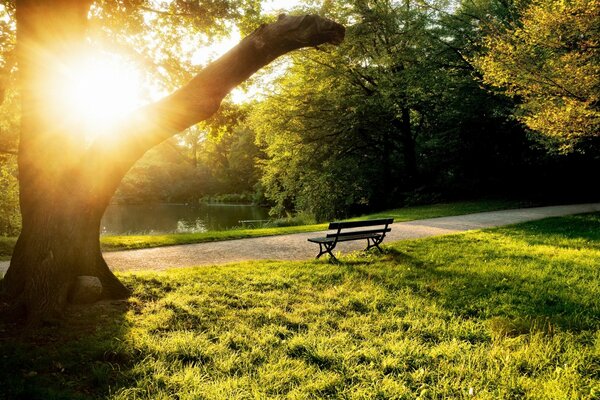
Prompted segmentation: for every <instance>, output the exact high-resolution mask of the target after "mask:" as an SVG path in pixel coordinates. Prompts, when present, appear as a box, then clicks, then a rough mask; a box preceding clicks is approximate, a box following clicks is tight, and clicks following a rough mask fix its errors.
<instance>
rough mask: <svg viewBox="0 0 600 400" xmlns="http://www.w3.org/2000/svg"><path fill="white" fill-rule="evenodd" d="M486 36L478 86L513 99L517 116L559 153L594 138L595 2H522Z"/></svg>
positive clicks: (598, 117)
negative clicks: (516, 13) (512, 16)
mask: <svg viewBox="0 0 600 400" xmlns="http://www.w3.org/2000/svg"><path fill="white" fill-rule="evenodd" d="M518 11H519V12H520V14H521V16H520V18H518V19H517V20H516V21H514V22H511V23H509V24H508V26H507V27H503V26H501V25H500V24H498V26H496V27H495V28H494V29H493V30H492V31H491V32H490V33H489V34H488V36H487V37H486V40H485V50H484V52H483V54H482V55H480V56H479V57H477V58H476V64H477V66H478V67H479V68H480V69H481V71H482V72H483V74H484V82H486V83H488V84H490V85H493V86H495V87H498V88H503V89H504V90H505V91H506V93H507V94H508V95H511V96H514V97H516V98H517V99H518V101H519V103H520V106H519V113H518V118H519V119H520V120H521V121H523V123H525V124H526V125H527V126H528V127H529V128H530V129H532V130H534V131H538V132H541V133H542V134H544V135H546V136H547V137H548V138H549V140H550V142H551V143H553V144H555V145H556V144H558V145H559V148H560V149H561V150H562V151H569V150H573V149H574V148H577V147H581V146H582V145H583V146H584V148H585V146H586V144H587V146H589V143H586V142H587V141H589V140H590V139H593V138H596V139H597V138H598V124H599V123H600V109H599V108H598V104H599V100H600V98H599V96H600V92H599V91H598V87H599V85H600V64H599V62H598V60H600V53H599V50H598V49H599V39H598V38H599V37H600V23H599V22H598V21H600V3H598V1H596V0H574V1H563V0H549V1H533V2H531V3H530V4H528V2H526V3H525V4H524V5H523V6H522V7H521V8H518Z"/></svg>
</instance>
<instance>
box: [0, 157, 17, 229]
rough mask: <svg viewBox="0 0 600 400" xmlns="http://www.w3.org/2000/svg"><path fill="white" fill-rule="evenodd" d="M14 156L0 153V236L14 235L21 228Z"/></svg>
mask: <svg viewBox="0 0 600 400" xmlns="http://www.w3.org/2000/svg"><path fill="white" fill-rule="evenodd" d="M14 158H15V157H12V156H9V157H2V156H1V155H0V236H14V235H17V234H18V233H19V232H20V230H21V214H20V212H19V187H18V181H17V165H16V161H15V159H14Z"/></svg>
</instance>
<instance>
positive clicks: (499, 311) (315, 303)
mask: <svg viewBox="0 0 600 400" xmlns="http://www.w3.org/2000/svg"><path fill="white" fill-rule="evenodd" d="M599 226H600V214H597V213H596V214H590V215H581V216H571V217H564V218H553V219H548V220H544V221H538V222H532V223H527V224H521V225H516V226H513V227H508V228H501V229H494V230H487V231H483V232H473V233H468V234H461V235H450V236H444V237H439V238H433V239H425V240H417V241H408V242H399V243H395V244H392V245H388V246H387V252H386V254H384V255H382V256H380V255H373V254H357V255H352V256H348V257H344V258H342V263H341V264H329V263H327V262H318V261H311V262H249V263H241V264H233V265H228V266H219V267H202V268H197V269H180V270H172V271H169V272H167V273H162V274H156V273H136V274H127V275H124V276H122V278H123V279H124V280H125V281H126V282H127V284H128V285H129V286H130V287H132V288H133V291H134V295H133V297H132V298H131V299H130V300H129V302H128V303H127V307H125V304H123V303H117V304H113V305H107V304H103V305H99V306H97V308H92V309H91V311H90V310H89V309H88V310H87V311H86V309H75V310H74V311H73V314H72V315H70V316H69V322H70V324H69V325H68V326H69V329H68V331H65V330H64V329H61V328H55V327H54V328H53V327H46V328H44V329H43V330H41V331H39V332H36V333H35V334H33V336H30V337H27V336H25V335H22V334H21V333H20V332H19V331H18V330H15V328H14V327H12V326H10V327H5V326H2V329H1V330H0V335H1V337H2V340H0V352H1V353H2V354H3V358H0V370H1V371H2V374H0V385H1V387H2V388H3V392H2V393H3V394H4V395H5V396H7V397H9V398H18V397H20V398H78V397H85V398H108V399H129V398H137V399H162V398H165V399H167V398H173V397H177V398H182V399H185V398H189V399H192V398H203V399H222V398H229V399H248V398H297V399H307V398H312V399H320V398H348V399H380V398H398V399H417V398H420V399H437V398H477V399H490V400H491V399H512V398H515V399H516V398H518V399H548V400H550V399H575V398H577V399H586V400H592V399H595V398H597V396H598V394H599V393H600V392H599V391H600V386H599V385H598V372H599V369H598V357H599V354H598V344H599V343H600V336H599V335H598V331H599V328H600V326H599V322H598V318H597V316H598V315H599V313H600V302H599V299H600V286H599V285H598V278H599V276H598V268H597V265H598V262H600V236H598V235H599V233H600V229H598V227H599ZM94 327H96V328H94ZM6 328H9V329H6ZM41 343H43V346H42V345H40V344H41Z"/></svg>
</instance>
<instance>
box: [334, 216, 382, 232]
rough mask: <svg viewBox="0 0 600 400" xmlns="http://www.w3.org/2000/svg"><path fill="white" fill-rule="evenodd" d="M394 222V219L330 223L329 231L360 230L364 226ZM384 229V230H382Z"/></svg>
mask: <svg viewBox="0 0 600 400" xmlns="http://www.w3.org/2000/svg"><path fill="white" fill-rule="evenodd" d="M393 222H394V218H381V219H369V220H366V221H348V222H331V223H330V224H329V229H338V230H339V229H349V228H361V227H364V226H376V225H386V226H387V225H389V224H392V223H393ZM382 229H384V228H382Z"/></svg>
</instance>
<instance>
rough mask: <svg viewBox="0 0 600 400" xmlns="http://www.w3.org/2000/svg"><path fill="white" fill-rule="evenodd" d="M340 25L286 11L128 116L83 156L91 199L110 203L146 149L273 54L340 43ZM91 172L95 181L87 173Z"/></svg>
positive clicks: (214, 105) (196, 118) (195, 117)
mask: <svg viewBox="0 0 600 400" xmlns="http://www.w3.org/2000/svg"><path fill="white" fill-rule="evenodd" d="M344 34H345V29H344V27H343V26H342V25H340V24H338V23H336V22H333V21H331V20H328V19H324V18H321V17H319V16H316V15H305V16H286V15H281V16H280V17H279V19H278V20H277V21H276V22H274V23H271V24H268V25H262V26H261V27H260V28H258V29H257V30H255V31H254V32H253V33H251V34H250V35H249V36H247V37H246V38H244V39H243V40H242V41H241V42H240V43H239V44H238V45H237V46H235V47H234V48H233V49H231V50H230V51H229V52H227V53H226V54H225V55H223V56H222V57H221V58H219V59H217V60H216V61H214V62H213V63H211V64H209V65H208V66H207V67H206V68H204V69H203V70H202V71H201V72H200V73H199V74H198V75H196V76H195V77H194V78H193V79H192V80H191V81H190V82H189V83H188V84H186V85H185V86H183V87H182V88H180V89H179V90H177V91H176V92H174V93H173V94H171V95H169V96H167V97H166V98H164V99H162V100H160V101H158V102H156V103H154V104H150V105H148V106H146V107H143V108H142V109H140V110H138V111H137V112H135V113H134V114H133V115H130V116H129V117H128V118H127V120H126V121H124V122H123V123H121V124H120V125H119V126H117V127H115V129H114V134H113V135H112V139H111V140H108V139H106V138H101V139H99V140H98V141H97V142H96V143H95V144H94V145H93V146H92V147H91V148H90V149H89V151H88V154H87V156H86V157H84V160H83V163H84V164H85V165H84V166H83V167H84V168H87V173H85V174H84V175H83V179H84V180H85V182H94V183H93V185H94V186H93V187H91V188H90V194H91V195H92V196H93V198H95V199H97V200H99V201H103V202H108V201H109V200H110V197H111V196H112V193H113V192H114V190H115V189H116V187H117V186H118V184H119V182H120V180H121V178H122V177H123V176H124V175H125V173H126V172H127V171H128V170H129V168H130V167H131V166H132V165H133V164H134V163H135V161H137V160H138V159H139V158H140V157H141V156H142V155H143V154H144V153H145V152H146V151H147V150H149V149H150V148H152V147H154V146H155V145H157V144H159V143H160V142H162V141H164V140H165V139H167V138H169V137H171V136H173V135H174V134H176V133H178V132H181V131H182V130H184V129H186V128H188V127H190V126H192V125H194V124H196V123H198V122H200V121H202V120H205V119H207V118H208V117H210V116H211V115H212V114H214V113H215V112H216V111H217V110H218V108H219V106H220V103H221V101H222V99H223V98H224V97H225V96H226V95H227V94H228V93H229V92H230V91H231V90H232V89H233V88H234V87H236V86H237V85H239V84H240V83H241V82H243V81H245V80H246V79H248V78H249V77H250V76H251V75H252V74H254V73H255V72H256V71H258V70H259V69H260V68H262V67H264V66H265V65H267V64H269V63H270V62H271V61H273V60H274V59H276V58H277V57H279V56H281V55H283V54H286V53H288V52H290V51H293V50H295V49H299V48H302V47H311V46H312V47H314V46H318V45H320V44H323V43H332V44H339V43H341V42H342V40H343V39H344ZM90 176H93V177H94V179H93V180H89V177H90Z"/></svg>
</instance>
